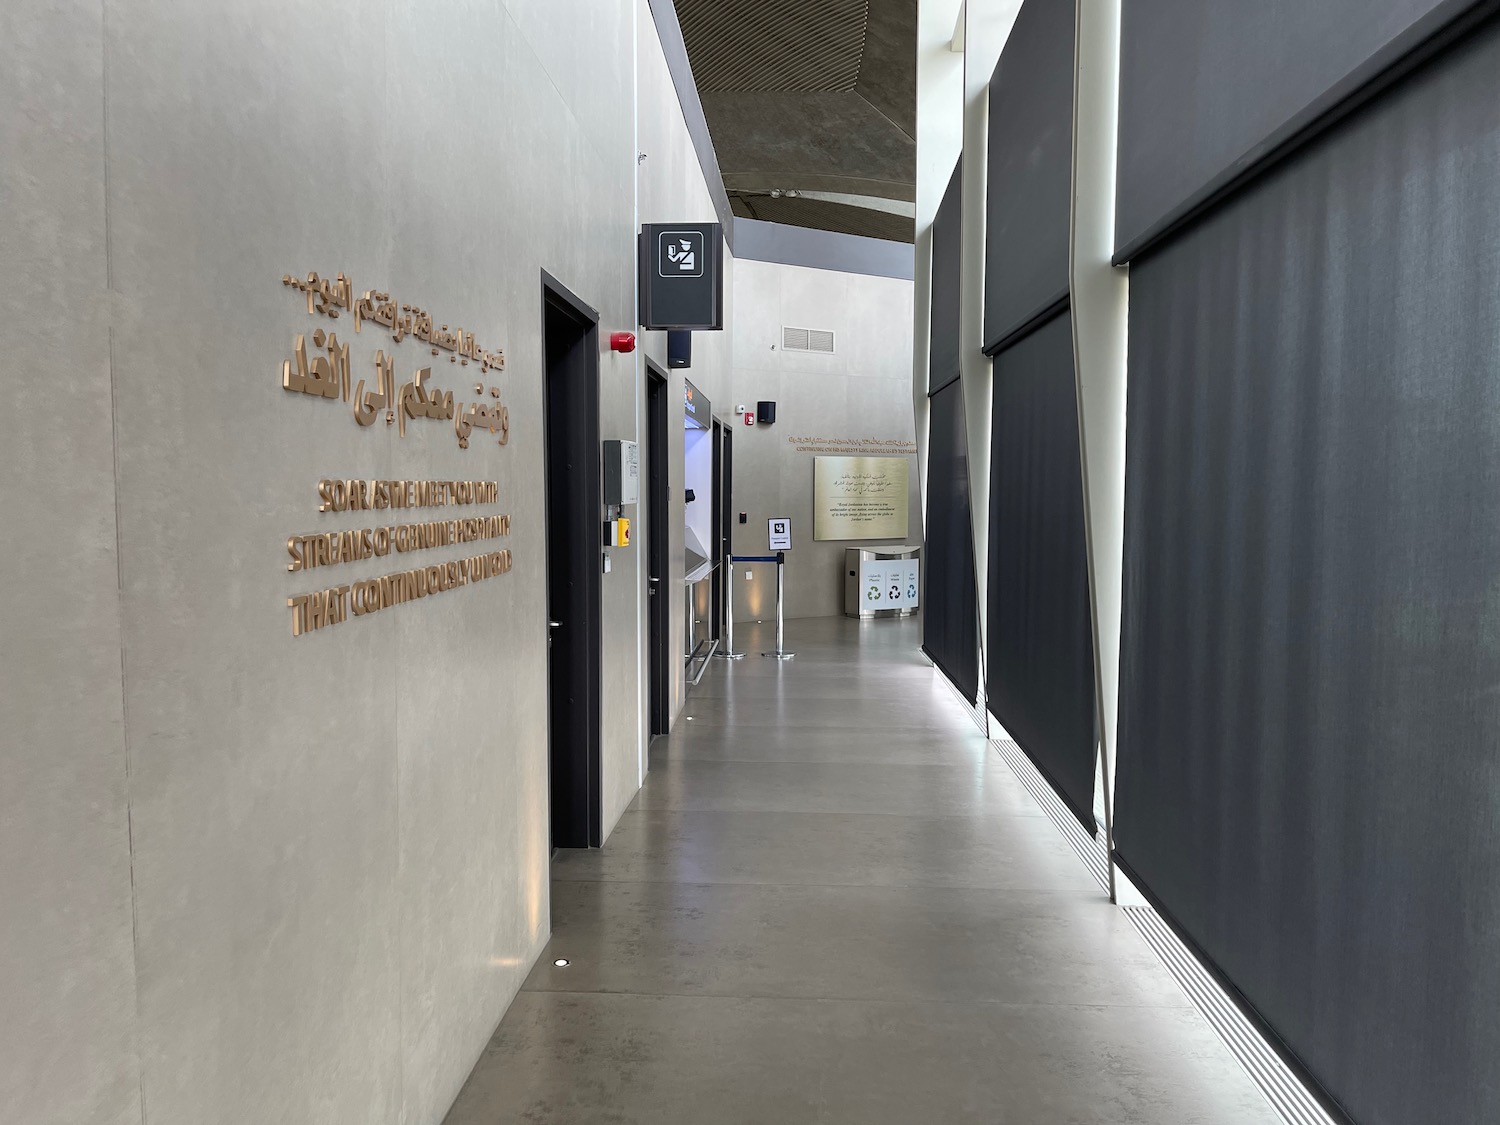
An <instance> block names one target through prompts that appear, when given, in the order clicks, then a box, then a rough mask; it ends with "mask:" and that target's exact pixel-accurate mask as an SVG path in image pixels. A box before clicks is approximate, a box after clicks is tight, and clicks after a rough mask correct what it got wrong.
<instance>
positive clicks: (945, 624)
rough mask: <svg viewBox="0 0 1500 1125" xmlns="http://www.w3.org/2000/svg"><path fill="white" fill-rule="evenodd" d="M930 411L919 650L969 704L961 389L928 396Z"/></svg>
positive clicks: (971, 639)
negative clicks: (920, 649)
mask: <svg viewBox="0 0 1500 1125" xmlns="http://www.w3.org/2000/svg"><path fill="white" fill-rule="evenodd" d="M930 406H931V408H932V415H931V417H932V421H931V426H930V428H929V432H928V438H927V539H926V543H925V545H924V546H923V548H922V556H923V562H922V573H923V580H924V582H925V589H924V591H923V595H922V648H923V650H924V651H925V652H926V653H927V655H928V656H930V657H932V660H933V663H935V664H936V665H937V666H938V667H939V668H940V669H942V671H943V673H944V675H946V676H947V677H948V678H949V679H950V680H952V681H953V683H954V685H955V686H957V688H958V689H959V691H961V692H963V694H964V696H965V698H967V699H968V700H970V701H971V702H973V701H976V700H977V699H978V698H979V588H978V583H977V582H976V581H975V578H974V524H973V521H972V520H971V519H970V518H969V439H968V436H967V434H966V432H965V430H964V395H963V385H962V384H961V383H959V382H958V381H957V380H956V379H955V380H954V381H953V382H951V383H949V384H948V385H947V386H946V387H944V388H943V389H942V390H940V391H937V392H935V393H934V394H933V395H932V398H931V400H930Z"/></svg>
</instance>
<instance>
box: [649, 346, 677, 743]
mask: <svg viewBox="0 0 1500 1125" xmlns="http://www.w3.org/2000/svg"><path fill="white" fill-rule="evenodd" d="M670 388H671V384H670V383H669V382H668V381H667V376H666V373H665V372H663V371H662V370H661V369H660V368H659V367H657V366H656V364H654V363H652V362H651V361H650V360H647V361H646V489H647V491H646V552H647V558H646V567H647V569H646V589H647V596H648V600H649V602H650V606H649V616H650V621H649V625H648V628H649V629H650V643H649V649H648V652H649V669H650V670H649V673H648V674H649V676H650V679H651V684H650V699H651V733H652V734H653V735H657V734H666V733H667V721H668V720H667V712H668V709H669V708H670V706H671V690H672V684H671V676H672V666H671V663H670V659H671V658H670V656H669V653H670V651H671V650H670V648H669V646H668V644H667V637H668V635H669V634H670V631H671V625H670V620H671V612H672V600H671V597H670V596H669V594H668V590H667V543H668V538H667V536H668V533H669V528H670V524H669V522H668V521H669V519H670V516H669V515H668V511H669V508H668V503H667V417H668V414H667V403H668V401H669V394H670Z"/></svg>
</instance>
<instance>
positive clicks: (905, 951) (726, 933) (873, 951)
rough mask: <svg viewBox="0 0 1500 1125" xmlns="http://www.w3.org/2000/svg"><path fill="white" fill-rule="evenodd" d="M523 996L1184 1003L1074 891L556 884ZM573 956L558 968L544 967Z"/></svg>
mask: <svg viewBox="0 0 1500 1125" xmlns="http://www.w3.org/2000/svg"><path fill="white" fill-rule="evenodd" d="M552 934H553V936H552V943H551V945H550V946H549V947H548V950H547V953H546V955H545V956H544V957H543V958H542V960H541V961H540V962H539V963H538V965H537V967H536V969H535V971H533V972H532V974H531V977H530V979H529V980H528V981H527V982H526V987H527V988H531V989H552V990H560V991H583V992H644V993H669V994H670V993H700V994H708V995H721V996H761V997H774V996H795V997H803V998H839V999H853V1000H948V1001H955V1000H969V1001H976V1002H977V1001H986V1002H1004V1003H1024V1004H1047V1003H1052V1004H1138V1005H1139V1004H1147V1005H1165V1006H1170V1005H1177V1006H1184V1005H1187V1004H1188V1000H1187V998H1186V997H1185V996H1184V995H1183V993H1182V991H1181V990H1180V989H1179V988H1178V987H1177V985H1176V983H1175V982H1174V981H1173V980H1172V978H1171V976H1170V975H1169V974H1168V973H1167V971H1166V969H1165V968H1163V967H1162V965H1161V962H1160V961H1159V960H1157V958H1156V955H1155V954H1154V953H1152V952H1151V949H1150V947H1149V946H1147V945H1146V943H1145V942H1144V941H1143V940H1142V939H1141V937H1140V935H1139V933H1138V932H1137V931H1136V929H1135V927H1134V926H1132V925H1131V924H1130V921H1129V919H1127V918H1126V917H1125V916H1124V915H1122V914H1121V913H1120V912H1119V911H1118V910H1116V909H1114V908H1113V907H1111V906H1110V905H1109V903H1108V902H1107V901H1105V900H1104V899H1103V898H1101V896H1100V895H1099V893H1098V889H1097V888H1096V887H1092V886H1091V887H1087V888H1084V889H1083V890H1082V891H1081V892H1074V893H1058V892H1055V891H1017V890H981V889H975V888H962V889H957V888H934V887H809V886H773V885H768V884H738V885H736V884H724V883H715V884H694V883H606V882H600V883H584V882H573V883H564V882H558V883H556V884H554V886H553V891H552ZM558 957H565V958H567V959H569V961H570V964H569V965H568V966H567V967H566V968H558V967H556V966H554V965H553V964H552V961H553V960H554V959H555V958H558Z"/></svg>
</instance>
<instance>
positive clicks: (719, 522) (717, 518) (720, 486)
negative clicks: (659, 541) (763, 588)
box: [708, 419, 729, 640]
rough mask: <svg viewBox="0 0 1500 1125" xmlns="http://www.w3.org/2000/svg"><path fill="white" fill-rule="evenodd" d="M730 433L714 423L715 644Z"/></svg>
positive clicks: (720, 614) (711, 631) (720, 630)
mask: <svg viewBox="0 0 1500 1125" xmlns="http://www.w3.org/2000/svg"><path fill="white" fill-rule="evenodd" d="M727 433H728V430H727V429H726V428H725V426H724V423H722V422H720V421H718V420H717V419H715V420H714V428H713V443H714V449H713V453H714V461H713V485H712V489H713V506H712V507H711V508H710V510H709V521H710V522H709V527H710V528H712V530H711V531H710V532H709V534H710V535H711V536H712V541H711V542H710V543H709V550H710V551H712V552H713V559H714V574H713V580H712V582H710V584H709V589H710V591H711V594H710V597H711V599H712V602H713V611H712V613H711V614H710V616H711V617H712V620H711V621H710V622H709V628H708V635H709V636H710V637H713V638H714V639H715V640H720V639H721V638H722V637H723V635H724V627H723V622H724V595H725V583H726V581H727V579H726V572H727V571H728V569H729V564H728V563H726V562H725V561H724V453H725V441H726V438H725V434H727Z"/></svg>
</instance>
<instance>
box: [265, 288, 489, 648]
mask: <svg viewBox="0 0 1500 1125" xmlns="http://www.w3.org/2000/svg"><path fill="white" fill-rule="evenodd" d="M281 282H282V284H283V285H285V286H287V287H289V288H293V289H296V290H298V291H299V292H301V293H303V294H304V295H305V296H306V298H307V313H308V315H309V316H322V317H326V318H327V319H329V320H338V319H339V316H340V314H341V312H347V313H348V314H349V315H350V319H351V321H352V322H353V325H354V331H355V333H356V334H358V333H359V332H360V331H361V329H362V328H363V326H364V324H366V323H371V324H378V325H380V326H381V327H383V328H386V329H388V330H389V331H390V333H391V341H392V343H393V344H400V343H401V342H402V341H403V340H405V339H407V338H413V339H416V340H420V341H421V342H422V343H424V344H427V345H428V347H429V348H430V349H431V353H432V355H434V356H437V355H439V354H440V353H441V352H444V351H446V352H449V353H451V354H450V355H449V357H448V362H449V363H453V364H462V365H463V366H465V367H467V366H468V365H469V364H470V363H471V362H472V363H475V364H476V365H477V366H478V367H479V369H480V372H481V374H483V373H487V372H490V371H504V370H505V353H504V352H503V351H489V350H487V349H485V348H482V347H480V346H479V344H478V343H477V342H476V341H475V338H474V334H473V333H472V332H465V331H464V330H463V329H462V328H457V329H452V330H450V329H449V327H448V325H446V324H441V325H434V322H433V318H432V316H431V314H429V313H428V312H427V311H426V310H425V309H422V308H419V307H418V306H415V305H403V304H398V303H397V302H395V301H393V300H391V297H390V294H389V293H383V292H378V291H376V290H373V289H367V290H366V291H365V292H364V294H363V295H362V296H361V297H359V298H358V299H357V300H356V299H355V297H354V286H353V284H352V283H351V282H350V281H349V278H348V277H347V276H346V275H345V274H343V273H340V274H338V275H337V277H335V278H334V279H333V280H331V281H330V280H328V279H327V278H323V277H319V276H318V275H317V274H316V273H310V274H308V275H307V277H306V279H300V278H294V277H292V275H291V274H285V275H283V277H282V279H281ZM346 335H347V334H346ZM311 337H312V347H311V349H309V347H308V334H307V333H302V332H299V333H297V336H296V340H295V342H294V343H293V345H292V356H291V358H290V359H284V360H283V361H282V364H281V385H282V388H283V389H284V390H286V391H287V392H289V393H292V394H300V395H309V396H312V397H315V398H320V399H330V400H342V401H344V402H346V403H350V404H351V407H352V411H353V415H354V421H355V422H356V423H357V424H358V425H359V426H360V427H368V426H372V425H374V423H375V421H376V419H377V418H379V417H380V416H381V415H382V414H384V415H385V423H386V425H387V426H390V425H397V424H398V423H399V426H398V431H397V432H398V433H399V435H400V436H401V437H403V438H404V437H406V423H407V420H408V419H419V418H427V419H432V420H436V421H450V422H452V423H453V430H454V433H455V435H456V436H457V438H458V445H459V448H460V449H467V448H468V447H469V438H470V436H471V435H472V434H473V432H474V431H475V430H484V431H488V432H489V433H490V434H491V435H492V436H495V435H498V444H499V445H505V444H507V443H508V442H509V440H510V409H509V408H508V407H507V406H506V405H505V404H504V403H502V402H501V401H500V388H499V387H495V386H492V387H490V388H489V401H488V402H486V400H485V397H484V395H485V387H484V384H483V383H482V382H477V383H475V384H474V394H475V396H476V401H475V402H473V403H470V404H469V405H467V406H466V405H465V404H464V403H462V402H454V398H453V392H452V391H451V390H440V389H438V388H437V387H434V386H430V385H429V381H430V380H431V378H432V368H431V367H430V366H427V367H421V368H418V369H417V370H416V371H415V372H414V373H413V375H412V378H411V379H410V380H409V381H408V382H405V383H402V384H401V385H400V386H397V384H396V359H395V355H394V353H392V354H390V355H387V354H386V350H385V349H384V348H380V349H377V350H376V352H375V356H374V366H375V376H374V379H373V380H372V381H371V383H372V386H371V389H370V390H368V391H367V390H366V389H365V386H366V380H365V379H363V378H356V377H355V374H354V371H353V368H352V363H351V359H350V346H349V341H348V340H347V339H345V340H342V341H341V340H340V339H339V337H338V333H337V332H336V331H334V330H332V329H331V328H330V329H329V330H327V331H325V330H324V329H323V328H322V327H319V328H316V329H315V330H314V331H313V332H312V334H311ZM351 383H352V384H353V385H352V387H351ZM499 491H500V486H499V483H498V482H497V481H465V480H451V481H448V480H334V479H325V480H321V481H319V482H318V501H319V503H318V510H319V511H320V512H348V511H385V510H393V509H405V508H441V507H447V506H449V505H478V504H495V503H498V501H499ZM509 534H510V516H509V515H490V516H470V517H465V518H458V519H451V520H426V521H421V522H414V523H395V524H386V525H382V526H379V527H367V528H356V529H351V530H346V531H337V532H313V533H310V534H301V535H292V536H289V537H288V538H287V541H286V548H287V555H288V557H289V558H290V560H291V561H290V562H289V563H288V564H287V570H288V571H291V572H293V573H300V572H302V571H306V570H313V569H316V568H318V567H325V566H337V565H340V564H343V563H352V562H359V561H362V560H364V559H369V558H384V557H386V556H387V555H389V554H390V553H391V552H392V551H395V552H396V553H398V554H406V553H408V552H411V551H423V550H429V549H432V548H435V547H446V546H450V545H453V544H460V543H479V542H482V541H484V540H490V539H496V538H499V537H501V536H508V535H509ZM511 564H512V559H511V553H510V551H509V550H497V551H487V552H485V553H483V554H478V555H471V556H467V557H465V558H461V559H454V560H450V561H447V562H441V563H435V564H433V565H430V566H425V567H414V568H412V569H410V570H403V571H398V572H396V573H394V574H385V575H381V576H380V577H378V578H370V579H360V580H355V581H351V582H347V583H341V584H339V585H334V586H327V587H324V588H322V589H318V590H313V591H311V592H309V593H305V594H295V595H293V596H292V597H290V598H288V599H287V603H286V604H287V608H289V609H290V610H291V611H292V636H294V637H300V636H304V635H306V634H308V633H312V632H316V631H317V630H320V629H324V628H328V627H329V626H332V625H341V624H343V623H344V622H345V621H347V620H348V619H349V617H350V616H351V615H352V616H354V617H364V616H367V615H369V614H371V613H377V612H379V611H381V610H384V609H390V608H391V607H393V606H397V605H403V604H405V603H406V602H409V601H415V600H417V599H420V598H426V597H429V596H431V595H433V594H439V593H445V592H447V591H449V590H455V589H459V588H460V587H463V586H471V585H474V584H475V583H478V582H483V581H486V580H488V579H490V578H494V577H497V576H498V575H501V574H508V573H510V569H511Z"/></svg>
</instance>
